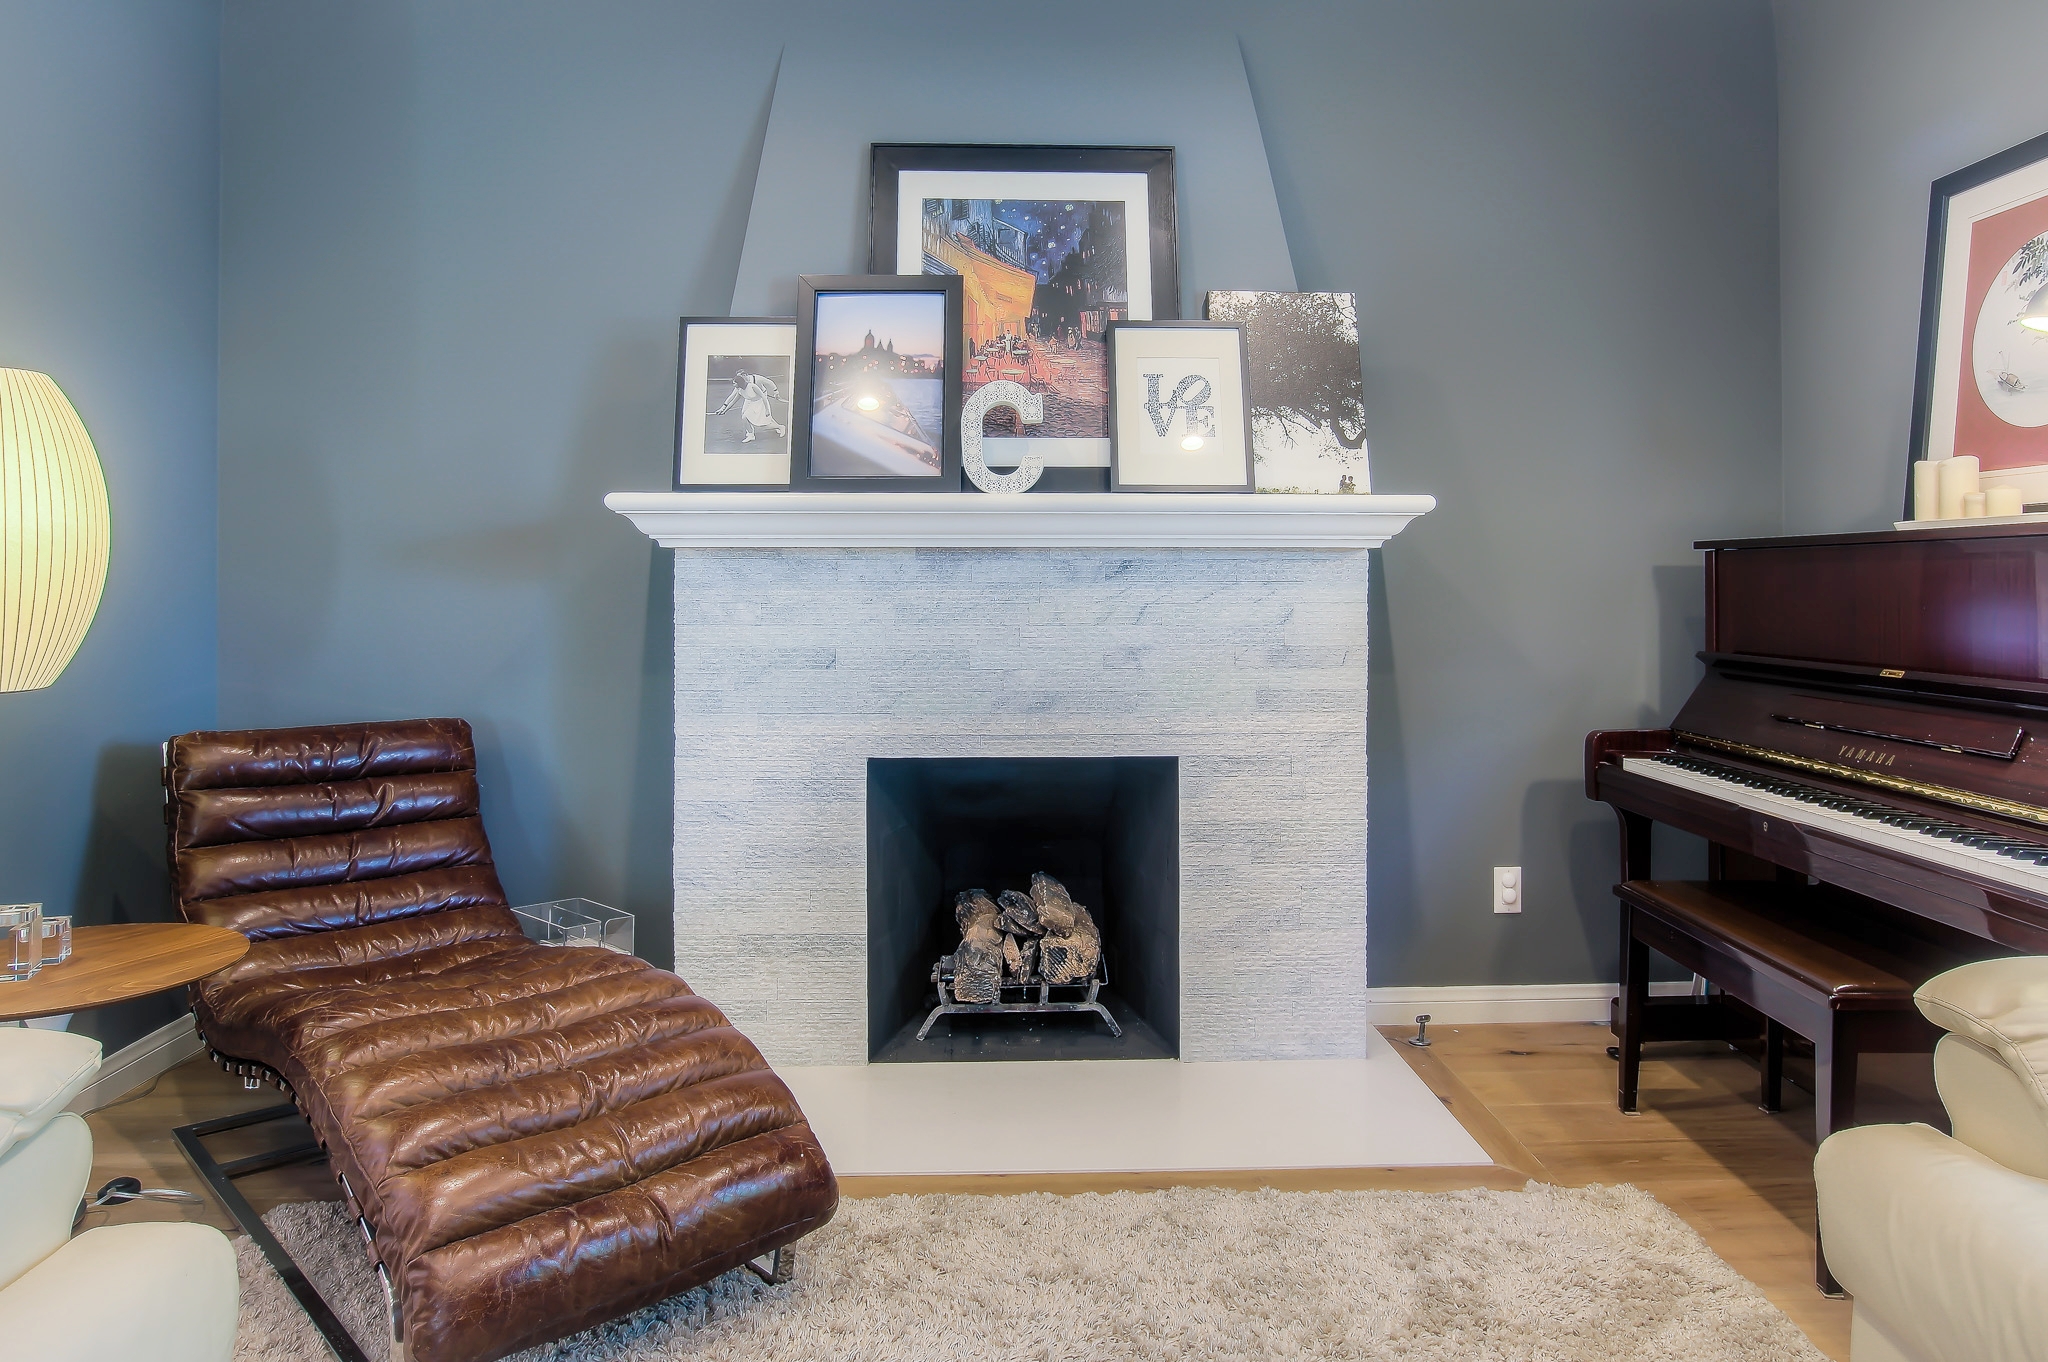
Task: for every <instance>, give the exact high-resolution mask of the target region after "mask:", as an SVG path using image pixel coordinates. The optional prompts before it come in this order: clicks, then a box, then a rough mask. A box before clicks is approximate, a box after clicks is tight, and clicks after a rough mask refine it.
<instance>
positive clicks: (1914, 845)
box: [1621, 757, 2048, 894]
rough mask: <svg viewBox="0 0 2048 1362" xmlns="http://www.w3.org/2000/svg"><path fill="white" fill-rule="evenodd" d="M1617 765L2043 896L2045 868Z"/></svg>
mask: <svg viewBox="0 0 2048 1362" xmlns="http://www.w3.org/2000/svg"><path fill="white" fill-rule="evenodd" d="M1621 765H1622V769H1623V770H1625V771H1628V772H1629V773H1631V774H1632V775H1638V776H1642V777H1643V778H1645V779H1647V780H1654V781H1658V782H1659V783H1661V784H1665V785H1674V786H1677V787H1679V788H1680V789H1686V790H1692V791H1694V792H1696V793H1699V794H1703V795H1707V796H1709V797H1711V798H1714V799H1718V800H1721V801H1722V802H1724V803H1728V804H1733V805H1736V806H1737V807H1739V808H1744V809H1750V810H1753V811H1755V812H1758V813H1767V814H1771V815H1773V816H1774V817H1782V818H1784V819H1785V821H1787V822H1789V823H1795V824H1797V825H1799V826H1800V827H1803V828H1814V829H1819V830H1821V831H1825V832H1828V833H1831V834H1833V835H1834V836H1837V837H1843V838H1846V839H1848V840H1850V841H1854V842H1862V843H1864V844H1866V845H1868V846H1872V847H1877V848H1882V849H1884V850H1888V851H1893V852H1896V853H1899V854H1901V855H1905V856H1910V857H1913V858H1915V859H1917V860H1921V861H1925V862H1927V863H1928V864H1931V865H1940V866H1945V867H1947V868H1949V869H1953V870H1962V871H1967V872H1969V873H1971V874H1974V875H1977V876H1979V877H1981V878H1983V879H1987V880H1995V881H1997V882H1999V883H2001V884H2009V885H2012V886H2014V887H2016V888H2019V889H2024V890H2027V891H2028V892H2030V893H2035V894H2048V866H2044V865H2038V864H2036V863H2034V862H2032V861H2022V860H2017V859H2015V858H2013V857H2011V856H2001V855H1999V854H1998V853H1997V852H1995V851H1988V850H1985V849H1984V848H1982V847H1972V846H1964V845H1963V844H1961V843H1959V842H1953V841H1950V840H1949V839H1948V837H1946V836H1944V835H1942V834H1940V833H1933V832H1921V831H1917V830H1915V829H1913V828H1901V827H1894V826H1892V825H1891V824H1889V823H1882V822H1879V821H1878V820H1877V819H1875V818H1866V817H1864V816H1862V815H1860V814H1856V813H1850V812H1845V811H1843V810H1839V809H1827V808H1821V807H1819V806H1817V805H1814V804H1809V803H1806V802H1805V801H1804V800H1800V799H1794V798H1791V797H1789V796H1786V795H1780V794H1773V793H1771V792H1770V791H1769V790H1758V789H1754V788H1752V787H1751V786H1748V785H1745V784H1742V783H1741V782H1739V781H1735V780H1729V779H1726V778H1723V777H1721V776H1716V775H1711V774H1708V773H1706V772H1703V771H1689V770H1686V769H1684V768H1683V767H1680V766H1674V765H1672V764H1671V763H1670V762H1668V761H1665V760H1663V759H1661V758H1658V757H1623V758H1622V761H1621ZM1772 778H1773V779H1776V780H1784V781H1786V782H1787V783H1788V784H1798V783H1799V782H1797V781H1794V780H1792V779H1791V778H1790V777H1788V776H1774V777H1772ZM1810 788H1814V787H1810ZM1819 793H1821V794H1822V795H1825V796H1834V795H1836V794H1837V792H1836V791H1833V790H1820V791H1819ZM1858 798H1863V799H1868V800H1869V801H1870V802H1871V803H1873V804H1882V803H1883V801H1882V800H1881V799H1879V798H1877V797H1876V796H1875V795H1862V796H1858ZM1899 812H1901V813H1905V812H1907V811H1906V810H1899ZM2015 840H2024V839H2017V838H2016V839H2015ZM2042 849H2043V850H2044V851H2048V841H2044V842H2043V844H2042Z"/></svg>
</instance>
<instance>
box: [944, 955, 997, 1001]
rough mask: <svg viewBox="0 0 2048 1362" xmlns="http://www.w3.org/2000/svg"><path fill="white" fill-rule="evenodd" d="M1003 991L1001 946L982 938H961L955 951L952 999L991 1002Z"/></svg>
mask: <svg viewBox="0 0 2048 1362" xmlns="http://www.w3.org/2000/svg"><path fill="white" fill-rule="evenodd" d="M1002 991H1003V951H1002V948H1001V947H1000V946H990V945H985V944H983V943H981V942H979V941H963V942H961V943H960V949H959V950H957V951H954V952H953V1000H954V1001H955V1002H962V1003H992V1002H995V1001H996V1000H997V999H998V998H1000V997H1001V996H1002Z"/></svg>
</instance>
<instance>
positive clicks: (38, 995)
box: [0, 922, 249, 1022]
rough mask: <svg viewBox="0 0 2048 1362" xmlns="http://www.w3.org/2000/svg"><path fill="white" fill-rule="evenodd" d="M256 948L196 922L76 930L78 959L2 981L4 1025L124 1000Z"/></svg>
mask: <svg viewBox="0 0 2048 1362" xmlns="http://www.w3.org/2000/svg"><path fill="white" fill-rule="evenodd" d="M248 952H249V938H248V937H246V936H243V935H242V934H241V933H240V932H231V931H228V930H227V929H226V928H224V927H205V926H201V925H200V924H198V923H196V922H136V923H129V924H125V925H121V926H113V927H74V928H72V929H71V958H70V959H69V960H66V961H65V962H64V963H63V964H61V965H45V966H43V968H42V969H41V970H39V971H37V973H36V976H35V977H34V978H33V979H24V980H22V981H20V982H18V983H0V1022H11V1021H24V1020H26V1019H28V1018H30V1017H55V1016H59V1015H61V1014H63V1013H66V1012H84V1011H86V1010H87V1009H89V1008H95V1007H106V1006H107V1005H109V1004H110V1003H125V1002H127V1001H128V1000H129V999H130V998H141V997H146V996H147V995H149V994H151V993H161V992H162V991H163V990H164V989H167V988H176V987H177V986H178V985H180V984H189V983H191V982H192V981H193V980H194V979H203V978H205V977H206V976H207V975H209V974H211V973H213V972H214V971H215V970H217V969H225V968H227V967H228V966H229V965H232V964H234V963H235V961H237V960H239V959H241V958H242V957H243V956H244V955H246V954H248Z"/></svg>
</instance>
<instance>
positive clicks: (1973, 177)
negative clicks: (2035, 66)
mask: <svg viewBox="0 0 2048 1362" xmlns="http://www.w3.org/2000/svg"><path fill="white" fill-rule="evenodd" d="M2041 161H2048V133H2043V134H2041V135H2040V136H2039V137H2033V138H2029V139H2028V140H2027V141H2024V142H2022V143H2020V144H2019V145H2018V146H2016V147H2008V148H2006V149H2005V150H2004V151H2001V152H1999V153H1998V154H1997V155H1995V156H1987V157H1985V158H1984V159H1983V160H1981V161H1978V162H1977V163H1976V164H1974V165H1968V166H1965V167H1963V168H1962V169H1961V170H1958V171H1954V172H1952V173H1950V174H1947V175H1944V176H1942V177H1941V178H1940V179H1938V180H1936V181H1935V182H1934V185H1933V188H1932V189H1931V191H1930V192H1929V195H1928V206H1927V257H1926V262H1925V265H1924V267H1923V269H1922V272H1921V277H1920V340H1919V349H1918V353H1917V355H1916V357H1915V363H1914V370H1913V416H1912V425H1911V427H1910V430H1909V433H1908V436H1907V440H1906V488H1905V502H1904V507H1905V514H1904V517H1903V518H1904V519H1907V520H1911V519H1912V518H1913V465H1914V464H1916V463H1918V462H1920V460H1922V459H1924V458H1926V457H1927V454H1928V445H1929V442H1930V438H1931V436H1932V434H1933V421H1934V401H1935V373H1936V368H1937V359H1938V356H1939V353H1940V350H1941V345H1942V340H1943V337H1942V334H1941V310H1942V276H1943V274H1944V271H1945V267H1946V264H1947V260H1948V249H1949V217H1950V212H1949V210H1950V207H1951V205H1952V203H1953V201H1954V199H1955V197H1956V196H1957V195H1958V194H1961V193H1964V192H1965V191H1967V190H1971V189H1976V188H1978V187H1979V186H1981V185H1986V184H1989V183H1991V182H1992V181H1993V180H1998V179H2002V178H2004V177H2005V176H2007V175H2010V174H2012V173H2013V172H2014V171H2018V170H2025V169H2027V168H2028V167H2030V166H2032V165H2035V164H2036V163H2038V162H2041Z"/></svg>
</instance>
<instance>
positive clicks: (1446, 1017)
mask: <svg viewBox="0 0 2048 1362" xmlns="http://www.w3.org/2000/svg"><path fill="white" fill-rule="evenodd" d="M1620 991H1621V985H1619V984H1452V985H1449V986H1446V987H1438V988H1406V987H1394V988H1368V989H1367V990H1366V991H1365V997H1366V1008H1367V1015H1368V1016H1369V1017H1370V1018H1371V1019H1372V1024H1373V1025H1374V1026H1409V1025H1413V1024H1414V1021H1415V1017H1416V1014H1417V1013H1421V1012H1427V1013H1428V1014H1429V1020H1430V1025H1432V1026H1436V1025H1439V1024H1447V1025H1452V1026H1457V1025H1474V1026H1477V1025H1480V1024H1481V1023H1485V1022H1604V1021H1606V1020H1607V1017H1608V1006H1609V1004H1610V1003H1611V1001H1612V1000H1613V998H1614V996H1615V995H1616V994H1617V993H1619V992H1620ZM1690 992H1692V981H1691V980H1688V979H1680V980H1676V981H1674V982H1669V983H1653V984H1651V985H1650V993H1651V994H1652V995H1653V996H1656V997H1672V996H1678V995H1683V994H1686V993H1690Z"/></svg>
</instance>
